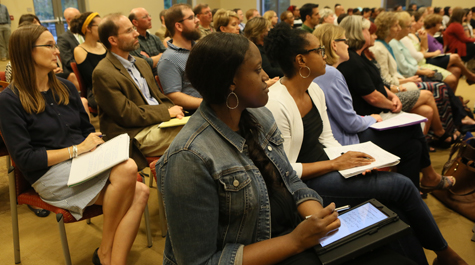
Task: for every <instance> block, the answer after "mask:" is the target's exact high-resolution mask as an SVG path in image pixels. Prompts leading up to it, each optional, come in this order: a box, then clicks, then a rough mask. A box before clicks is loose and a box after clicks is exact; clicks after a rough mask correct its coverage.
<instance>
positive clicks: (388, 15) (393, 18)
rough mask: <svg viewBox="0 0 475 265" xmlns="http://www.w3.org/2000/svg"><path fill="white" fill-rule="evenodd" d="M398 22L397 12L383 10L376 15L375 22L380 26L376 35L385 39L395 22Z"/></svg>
mask: <svg viewBox="0 0 475 265" xmlns="http://www.w3.org/2000/svg"><path fill="white" fill-rule="evenodd" d="M396 22H398V16H397V13H396V12H382V13H381V14H379V15H378V17H376V20H375V21H374V24H376V26H377V27H378V29H377V30H376V36H378V39H380V40H384V39H385V38H386V37H387V36H388V35H389V30H390V29H391V27H392V25H393V24H394V23H396Z"/></svg>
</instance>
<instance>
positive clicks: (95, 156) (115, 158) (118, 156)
mask: <svg viewBox="0 0 475 265" xmlns="http://www.w3.org/2000/svg"><path fill="white" fill-rule="evenodd" d="M129 144H130V137H129V135H128V134H126V133H124V134H121V135H119V136H116V137H114V138H113V139H111V140H109V141H107V142H105V143H103V144H101V145H99V146H98V147H97V148H96V150H94V151H92V152H87V153H84V154H82V155H80V156H78V157H76V158H74V159H73V162H72V165H71V171H70V172H69V180H68V186H69V187H72V186H75V185H79V184H81V183H84V182H86V181H88V180H90V179H92V178H93V177H95V176H97V175H99V174H100V173H102V172H104V171H106V170H108V169H109V168H112V167H113V166H115V165H117V164H119V163H122V162H124V161H126V160H127V159H129Z"/></svg>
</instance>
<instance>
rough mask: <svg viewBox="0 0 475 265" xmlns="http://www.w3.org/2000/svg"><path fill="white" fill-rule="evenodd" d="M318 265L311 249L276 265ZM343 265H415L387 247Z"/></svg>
mask: <svg viewBox="0 0 475 265" xmlns="http://www.w3.org/2000/svg"><path fill="white" fill-rule="evenodd" d="M317 264H318V265H320V264H322V263H321V262H320V260H319V259H318V255H317V253H316V252H315V251H314V250H313V248H311V249H307V250H306V251H304V252H302V253H300V254H297V255H295V256H292V257H290V258H288V259H286V260H284V261H282V262H280V263H278V265H317ZM343 264H344V265H381V264H384V265H417V263H415V262H414V261H412V260H410V259H408V258H407V257H404V256H403V255H401V254H398V253H397V252H395V251H393V250H391V249H390V248H389V247H381V248H378V249H375V250H374V251H371V252H368V253H366V254H363V255H361V256H359V257H357V258H355V259H353V260H351V261H348V262H345V263H343Z"/></svg>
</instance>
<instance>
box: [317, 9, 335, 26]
mask: <svg viewBox="0 0 475 265" xmlns="http://www.w3.org/2000/svg"><path fill="white" fill-rule="evenodd" d="M334 14H335V12H333V10H331V9H330V8H324V9H323V11H321V12H320V24H321V23H323V20H325V18H327V17H329V16H331V15H334ZM335 19H337V18H335Z"/></svg>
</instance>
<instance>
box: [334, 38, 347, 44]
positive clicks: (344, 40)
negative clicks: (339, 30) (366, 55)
mask: <svg viewBox="0 0 475 265" xmlns="http://www.w3.org/2000/svg"><path fill="white" fill-rule="evenodd" d="M334 41H342V42H344V43H345V44H346V45H348V39H334Z"/></svg>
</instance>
